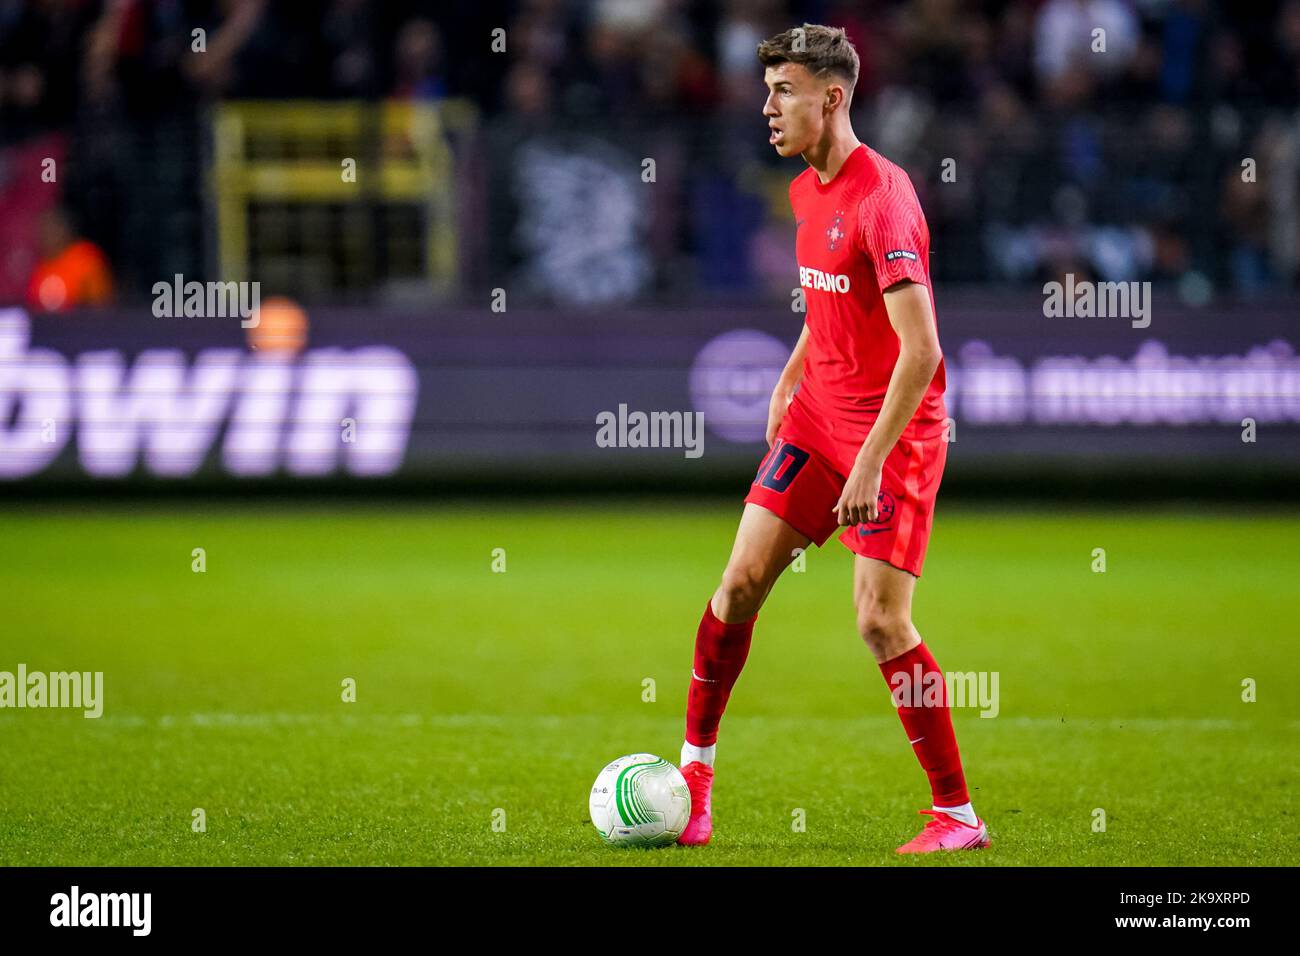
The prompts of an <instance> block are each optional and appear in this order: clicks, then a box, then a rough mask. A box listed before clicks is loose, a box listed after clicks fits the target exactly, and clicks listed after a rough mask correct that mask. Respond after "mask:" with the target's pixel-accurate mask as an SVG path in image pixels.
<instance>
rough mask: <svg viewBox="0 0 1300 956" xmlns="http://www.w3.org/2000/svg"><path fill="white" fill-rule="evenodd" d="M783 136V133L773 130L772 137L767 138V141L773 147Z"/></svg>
mask: <svg viewBox="0 0 1300 956" xmlns="http://www.w3.org/2000/svg"><path fill="white" fill-rule="evenodd" d="M784 135H785V133H784V132H782V131H781V130H779V129H775V128H773V130H772V135H771V136H769V137H768V138H767V141H768V142H769V143H771V144H772V145H773V146H775V145H776V143H777V141H778V140H779V139H780V138H781V137H782V136H784Z"/></svg>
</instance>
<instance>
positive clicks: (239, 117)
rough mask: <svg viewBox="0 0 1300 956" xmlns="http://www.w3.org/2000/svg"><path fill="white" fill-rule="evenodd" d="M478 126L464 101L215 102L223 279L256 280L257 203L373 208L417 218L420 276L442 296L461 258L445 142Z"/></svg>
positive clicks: (214, 177)
mask: <svg viewBox="0 0 1300 956" xmlns="http://www.w3.org/2000/svg"><path fill="white" fill-rule="evenodd" d="M475 122H477V114H476V111H475V108H474V106H473V105H472V104H469V103H466V102H461V101H440V102H436V103H424V102H418V103H413V102H408V101H386V102H381V103H368V102H314V101H313V102H304V101H284V102H263V101H256V102H248V101H235V102H227V103H222V104H220V105H219V106H217V107H216V109H215V113H214V115H213V120H212V125H213V130H212V131H213V161H212V165H211V168H210V183H209V185H210V189H211V194H212V197H213V201H214V204H215V208H216V218H217V257H218V267H219V269H220V276H221V278H222V279H223V280H224V281H231V280H234V281H244V280H250V279H256V278H257V276H250V275H249V272H250V262H251V256H250V248H249V241H250V235H249V222H250V210H251V208H252V206H253V204H255V203H258V202H278V203H288V204H294V205H298V206H303V207H310V206H312V205H314V204H331V205H340V204H341V205H344V206H346V205H348V204H350V203H356V204H358V205H361V204H366V203H375V202H379V203H384V204H407V205H410V206H415V207H419V208H420V209H421V210H422V212H423V216H422V219H423V230H422V237H421V238H422V241H423V246H424V253H423V259H424V267H425V276H426V278H427V279H428V281H429V284H430V286H431V291H433V292H435V293H436V292H445V291H446V290H447V289H448V288H450V287H451V285H452V284H453V283H454V281H455V279H456V274H457V251H458V236H457V230H456V225H457V223H456V218H457V217H456V209H455V200H456V189H455V183H454V177H453V157H452V152H451V148H450V146H449V144H448V139H447V134H448V132H449V131H450V130H452V129H458V130H460V131H464V130H466V129H468V128H471V127H472V126H473V124H474V123H475ZM346 160H353V161H354V162H355V181H349V180H348V177H346V176H345V175H344V162H345V161H346ZM376 167H377V168H376Z"/></svg>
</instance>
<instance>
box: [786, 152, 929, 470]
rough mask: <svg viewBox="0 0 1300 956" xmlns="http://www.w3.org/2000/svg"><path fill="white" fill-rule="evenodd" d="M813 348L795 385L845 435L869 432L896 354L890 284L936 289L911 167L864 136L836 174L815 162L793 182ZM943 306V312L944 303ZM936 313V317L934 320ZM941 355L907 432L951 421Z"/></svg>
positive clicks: (813, 411) (861, 436) (915, 434)
mask: <svg viewBox="0 0 1300 956" xmlns="http://www.w3.org/2000/svg"><path fill="white" fill-rule="evenodd" d="M790 205H791V207H792V208H793V210H794V218H795V228H796V232H795V255H796V258H797V259H798V262H799V284H800V285H801V286H802V287H803V290H804V297H805V301H806V303H807V309H808V311H807V314H806V317H805V322H806V324H807V326H808V351H807V354H806V356H805V360H804V371H803V380H802V382H801V384H800V386H799V391H798V393H797V394H796V399H797V400H799V401H801V402H802V403H803V404H804V405H805V406H806V409H807V411H808V412H809V413H810V415H811V416H812V417H813V418H814V419H816V420H819V424H821V425H822V426H823V427H826V428H828V430H829V432H830V433H831V434H833V435H834V436H835V440H836V442H837V443H840V442H844V441H846V440H847V441H850V442H856V443H858V444H859V445H860V444H861V442H862V441H865V440H866V437H867V432H868V431H870V429H871V426H872V424H873V423H874V422H875V420H876V416H877V415H879V414H880V406H881V405H882V404H883V402H884V400H885V391H886V390H887V389H888V387H889V378H890V376H891V375H892V374H893V371H894V365H895V364H896V363H897V361H898V335H897V334H896V333H895V332H894V328H893V326H892V325H890V324H889V315H888V313H887V312H886V311H885V298H884V295H883V293H882V291H881V290H882V289H886V288H888V287H889V286H891V285H893V284H894V283H895V282H898V281H900V280H902V279H911V280H912V281H913V282H919V283H921V284H922V285H924V286H926V288H927V289H928V290H929V292H930V308H931V310H932V311H933V309H934V289H933V287H932V286H931V285H930V228H929V226H927V225H926V222H925V215H924V214H923V213H922V212H921V203H920V202H919V201H918V200H917V198H916V190H914V189H913V188H912V183H911V181H910V180H909V179H908V178H907V174H906V173H905V172H903V170H902V169H900V168H899V167H898V166H896V165H894V164H893V163H891V162H890V161H889V160H887V159H885V157H883V156H881V155H880V154H879V153H877V152H876V151H875V150H873V149H871V148H869V147H868V146H866V145H865V144H863V145H860V146H858V148H857V149H855V150H854V151H853V152H852V153H850V154H849V157H848V158H847V159H846V160H845V161H844V165H843V166H841V167H840V169H839V172H837V173H836V174H835V176H834V177H833V178H832V179H831V181H830V182H829V183H825V184H823V183H822V182H821V180H820V179H818V177H817V171H816V170H815V169H813V168H812V167H809V168H808V169H806V170H804V171H803V172H802V173H801V174H800V175H799V176H798V177H796V178H795V180H794V182H792V183H791V184H790ZM936 315H937V313H936ZM936 321H937V320H936ZM944 387H945V375H944V365H943V361H942V360H940V362H939V368H938V369H937V370H936V371H935V373H934V378H933V379H932V380H931V382H930V387H929V388H928V389H926V392H925V397H924V398H923V399H922V400H921V404H920V406H919V407H918V408H917V410H916V414H915V415H913V416H912V419H911V421H910V422H908V424H907V427H906V428H905V429H904V431H903V437H906V438H910V439H916V438H929V437H932V436H934V435H937V434H939V433H941V432H942V430H943V421H944V419H945V418H946V416H947V411H946V410H945V407H944V402H943V391H944Z"/></svg>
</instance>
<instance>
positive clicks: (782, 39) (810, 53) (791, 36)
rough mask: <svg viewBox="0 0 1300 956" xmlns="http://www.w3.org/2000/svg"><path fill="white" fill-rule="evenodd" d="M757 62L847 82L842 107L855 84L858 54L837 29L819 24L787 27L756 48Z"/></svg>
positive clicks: (846, 37)
mask: <svg viewBox="0 0 1300 956" xmlns="http://www.w3.org/2000/svg"><path fill="white" fill-rule="evenodd" d="M758 62H759V63H761V64H763V66H765V67H768V66H777V65H778V64H781V63H798V64H800V65H802V66H804V67H806V68H807V69H808V72H809V73H811V74H812V75H813V76H817V77H820V76H822V75H824V74H826V73H831V74H833V75H835V76H838V77H840V78H841V79H843V80H845V81H847V82H846V91H845V97H844V100H845V102H846V103H847V102H849V101H850V100H851V99H852V98H853V87H854V86H855V85H856V84H857V82H858V51H857V50H855V49H854V48H853V44H852V43H851V42H849V38H848V36H847V35H846V34H845V32H844V30H843V29H841V28H840V27H827V26H822V25H821V24H820V23H805V24H804V25H803V26H801V27H791V28H790V29H789V30H786V31H785V32H784V33H778V34H777V35H776V36H774V37H769V38H768V39H766V40H764V41H763V42H762V43H760V44H759V45H758Z"/></svg>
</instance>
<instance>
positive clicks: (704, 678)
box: [691, 667, 717, 684]
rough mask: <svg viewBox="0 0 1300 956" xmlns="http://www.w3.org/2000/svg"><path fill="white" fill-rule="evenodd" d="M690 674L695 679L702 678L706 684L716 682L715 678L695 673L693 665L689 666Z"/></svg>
mask: <svg viewBox="0 0 1300 956" xmlns="http://www.w3.org/2000/svg"><path fill="white" fill-rule="evenodd" d="M691 676H692V677H694V678H695V679H696V680H702V681H704V683H706V684H716V683H717V681H716V680H709V679H708V678H707V677H701V676H700V675H699V674H697V673H695V668H694V667H692V668H691Z"/></svg>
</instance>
